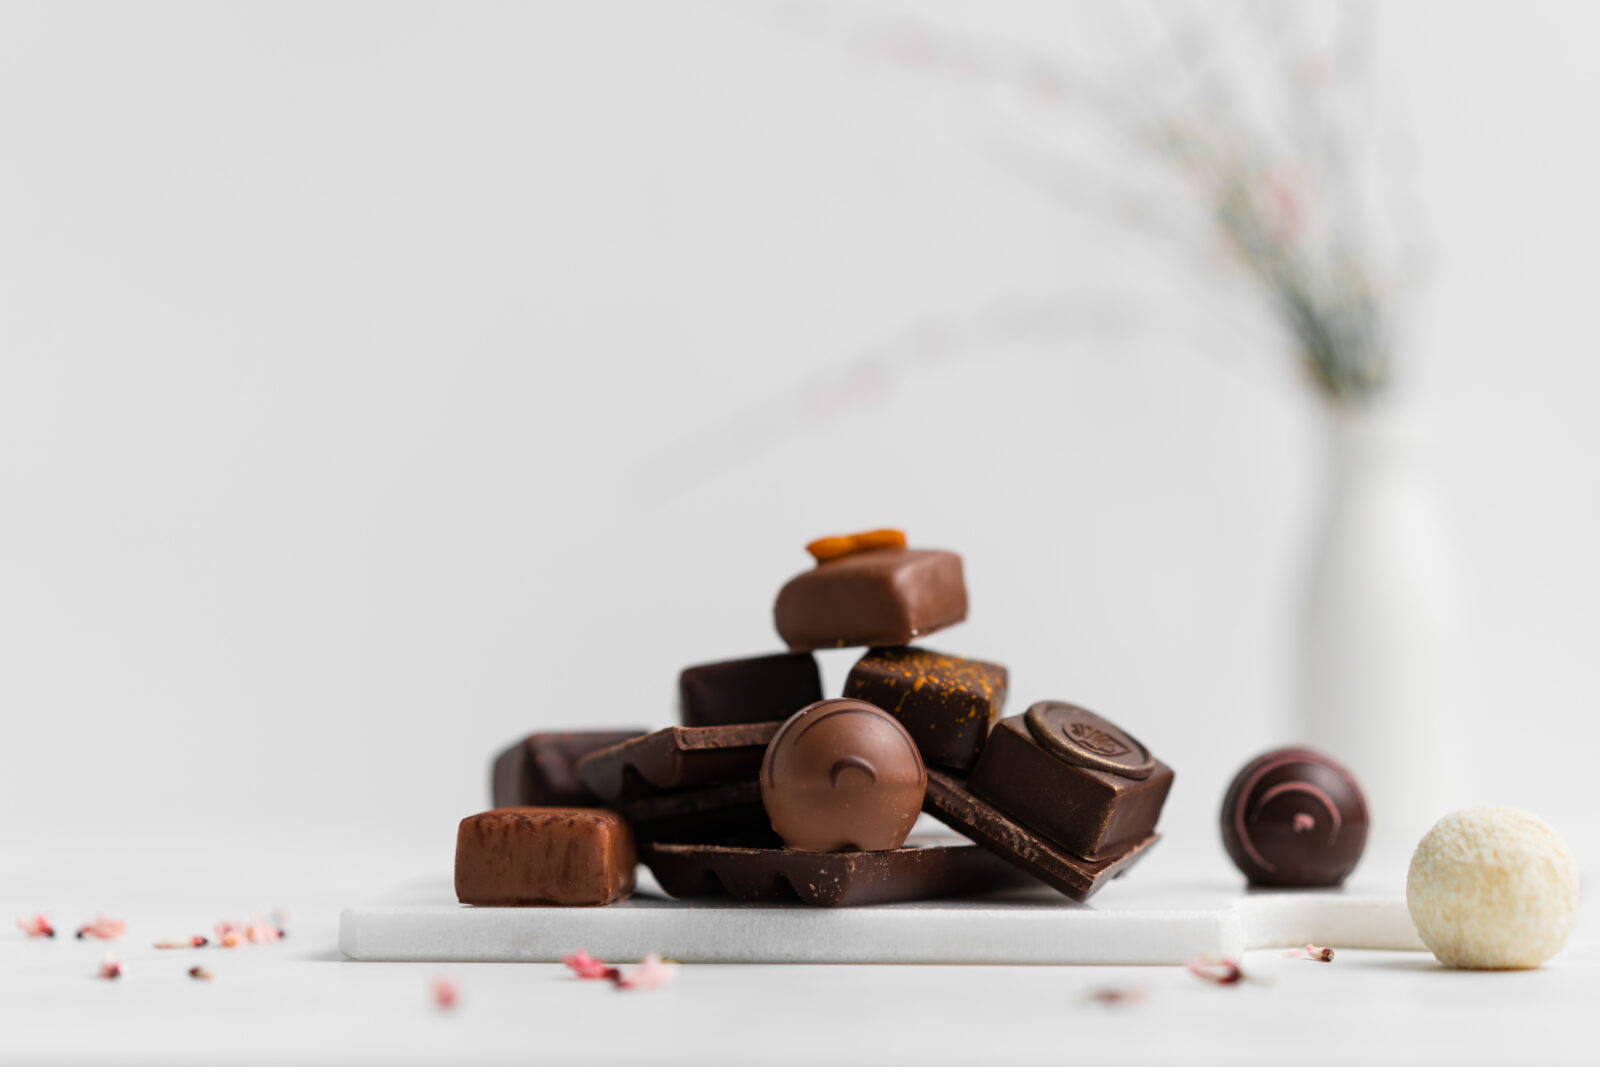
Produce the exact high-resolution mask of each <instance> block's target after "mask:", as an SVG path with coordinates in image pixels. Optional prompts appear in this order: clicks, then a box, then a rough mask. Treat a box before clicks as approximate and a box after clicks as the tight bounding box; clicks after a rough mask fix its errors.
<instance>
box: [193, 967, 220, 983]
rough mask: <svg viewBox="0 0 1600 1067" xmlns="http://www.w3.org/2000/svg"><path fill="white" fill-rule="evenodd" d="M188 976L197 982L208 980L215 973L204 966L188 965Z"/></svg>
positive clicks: (213, 976)
mask: <svg viewBox="0 0 1600 1067" xmlns="http://www.w3.org/2000/svg"><path fill="white" fill-rule="evenodd" d="M189 977H190V978H193V979H194V980H195V981H197V982H209V981H211V979H213V978H215V977H216V975H214V974H212V973H211V971H210V970H209V969H207V968H205V967H190V968H189Z"/></svg>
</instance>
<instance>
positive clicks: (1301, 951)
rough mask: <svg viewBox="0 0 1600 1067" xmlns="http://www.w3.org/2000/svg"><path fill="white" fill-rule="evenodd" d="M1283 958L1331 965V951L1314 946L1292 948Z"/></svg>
mask: <svg viewBox="0 0 1600 1067" xmlns="http://www.w3.org/2000/svg"><path fill="white" fill-rule="evenodd" d="M1284 955H1285V956H1290V957H1293V958H1294V959H1299V960H1315V961H1316V962H1318V963H1332V962H1333V949H1331V948H1318V947H1317V946H1316V945H1307V946H1305V947H1304V948H1292V949H1290V950H1289V951H1288V952H1285V953H1284Z"/></svg>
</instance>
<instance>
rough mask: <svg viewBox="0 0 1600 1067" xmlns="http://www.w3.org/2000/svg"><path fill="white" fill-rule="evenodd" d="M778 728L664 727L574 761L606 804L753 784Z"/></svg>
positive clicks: (585, 781)
mask: <svg viewBox="0 0 1600 1067" xmlns="http://www.w3.org/2000/svg"><path fill="white" fill-rule="evenodd" d="M780 725H782V724H781V723H776V722H761V723H743V724H740V725H737V726H669V727H667V728H666V729H665V730H657V731H656V732H655V733H653V734H645V735H644V736H643V737H637V738H634V739H633V740H632V741H624V742H622V743H621V744H619V745H612V746H611V747H610V748H603V749H601V750H600V751H598V752H591V753H590V754H589V755H587V756H585V757H583V759H581V760H579V761H578V780H579V781H581V782H582V783H583V784H584V785H585V786H586V787H587V788H588V789H589V791H590V792H592V793H594V794H595V795H596V796H598V797H600V798H601V799H602V800H604V801H605V802H606V803H608V804H615V803H617V802H619V801H625V800H635V799H637V798H639V797H644V796H649V795H651V794H653V793H660V792H663V791H665V790H669V789H692V788H696V787H698V786H707V785H722V784H723V783H725V782H740V781H751V782H753V781H755V780H756V775H757V774H759V773H760V771H761V759H762V757H763V756H765V755H766V754H767V742H769V741H771V740H772V737H773V735H774V734H776V733H777V732H778V727H779V726H780Z"/></svg>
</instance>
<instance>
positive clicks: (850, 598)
mask: <svg viewBox="0 0 1600 1067" xmlns="http://www.w3.org/2000/svg"><path fill="white" fill-rule="evenodd" d="M966 617H967V586H966V580H965V579H964V578H963V576H962V572H961V557H960V556H958V555H956V554H955V553H954V552H943V551H938V550H934V549H916V548H877V549H870V550H867V551H864V552H854V553H851V554H850V555H845V556H839V557H837V558H835V559H828V560H824V561H823V562H821V563H818V564H817V565H816V566H815V567H813V568H812V569H811V570H809V571H805V572H804V573H802V574H799V575H796V576H795V577H794V578H791V579H790V580H789V583H788V584H787V585H785V586H784V587H783V589H782V590H780V591H779V593H778V600H777V603H776V604H775V605H774V607H773V621H774V622H775V623H776V624H777V627H778V634H779V635H780V636H781V637H782V638H783V639H784V641H785V642H786V643H787V644H788V645H789V647H790V648H791V649H792V650H794V651H796V652H804V651H809V650H811V649H815V648H846V647H850V646H853V645H873V646H878V645H908V644H910V643H911V642H912V641H913V640H914V639H916V638H918V637H921V636H923V635H925V634H930V633H932V632H933V631H935V630H939V629H943V628H944V627H946V626H951V625H954V624H955V623H958V622H960V621H961V620H963V619H965V618H966Z"/></svg>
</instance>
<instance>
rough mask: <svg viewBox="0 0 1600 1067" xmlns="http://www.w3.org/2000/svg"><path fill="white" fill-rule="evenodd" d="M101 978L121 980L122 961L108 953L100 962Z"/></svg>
mask: <svg viewBox="0 0 1600 1067" xmlns="http://www.w3.org/2000/svg"><path fill="white" fill-rule="evenodd" d="M100 977H101V978H121V977H122V961H121V960H119V959H117V957H115V956H113V955H112V954H111V953H109V952H107V953H106V958H105V959H103V960H101V961H100Z"/></svg>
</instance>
